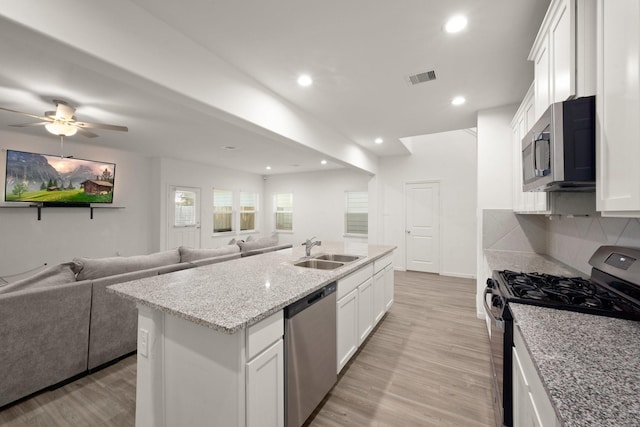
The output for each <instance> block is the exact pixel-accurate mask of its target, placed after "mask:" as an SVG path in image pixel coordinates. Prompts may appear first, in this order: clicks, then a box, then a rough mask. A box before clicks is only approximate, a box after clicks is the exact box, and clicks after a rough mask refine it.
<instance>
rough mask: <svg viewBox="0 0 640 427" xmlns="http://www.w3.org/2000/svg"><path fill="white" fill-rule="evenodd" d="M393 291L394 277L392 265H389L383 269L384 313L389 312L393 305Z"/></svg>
mask: <svg viewBox="0 0 640 427" xmlns="http://www.w3.org/2000/svg"><path fill="white" fill-rule="evenodd" d="M394 291H395V276H394V274H393V264H389V265H388V266H386V267H385V269H384V300H385V303H384V305H385V307H384V310H385V311H389V309H390V308H391V306H392V305H393V293H394Z"/></svg>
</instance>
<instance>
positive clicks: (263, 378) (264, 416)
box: [246, 340, 284, 427]
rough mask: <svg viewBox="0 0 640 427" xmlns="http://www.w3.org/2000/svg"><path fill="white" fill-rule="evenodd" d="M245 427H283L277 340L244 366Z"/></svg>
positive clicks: (281, 354) (280, 343) (281, 372)
mask: <svg viewBox="0 0 640 427" xmlns="http://www.w3.org/2000/svg"><path fill="white" fill-rule="evenodd" d="M246 374H247V397H246V399H247V406H246V408H247V427H282V426H284V345H283V341H282V340H279V341H278V342H276V343H275V344H273V345H272V346H271V347H269V348H268V349H267V350H265V351H264V352H263V353H262V354H260V355H259V356H257V357H256V358H254V359H253V360H252V361H250V362H249V363H247V368H246Z"/></svg>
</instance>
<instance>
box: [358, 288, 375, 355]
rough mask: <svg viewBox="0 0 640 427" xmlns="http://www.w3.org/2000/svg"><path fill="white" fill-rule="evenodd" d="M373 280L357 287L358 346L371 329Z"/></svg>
mask: <svg viewBox="0 0 640 427" xmlns="http://www.w3.org/2000/svg"><path fill="white" fill-rule="evenodd" d="M373 320H374V319H373V279H369V280H367V281H366V282H364V283H363V284H361V285H360V286H358V345H360V344H362V343H363V342H364V340H365V339H366V338H367V337H368V336H369V334H370V333H371V330H372V329H373Z"/></svg>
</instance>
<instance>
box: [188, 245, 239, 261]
mask: <svg viewBox="0 0 640 427" xmlns="http://www.w3.org/2000/svg"><path fill="white" fill-rule="evenodd" d="M238 252H240V248H239V247H238V245H226V246H222V247H220V248H212V249H194V248H188V247H186V246H180V261H181V262H191V261H196V260H199V259H205V258H214V257H218V256H222V255H230V254H235V253H238Z"/></svg>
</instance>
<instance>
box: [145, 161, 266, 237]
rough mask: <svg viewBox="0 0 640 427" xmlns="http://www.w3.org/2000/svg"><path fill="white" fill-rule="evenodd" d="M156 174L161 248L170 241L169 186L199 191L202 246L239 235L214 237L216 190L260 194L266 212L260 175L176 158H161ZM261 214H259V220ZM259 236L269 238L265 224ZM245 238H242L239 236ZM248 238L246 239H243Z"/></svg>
mask: <svg viewBox="0 0 640 427" xmlns="http://www.w3.org/2000/svg"><path fill="white" fill-rule="evenodd" d="M153 167H154V172H153V173H154V175H155V176H158V177H159V181H157V182H158V185H157V186H156V187H154V188H155V189H156V191H158V192H159V198H158V200H159V213H160V215H159V217H158V218H157V226H158V228H156V230H159V232H160V241H159V243H160V247H159V248H158V249H164V248H165V247H166V239H167V194H168V191H169V186H170V185H175V186H185V187H195V188H199V189H200V194H201V200H200V202H201V203H200V223H201V227H200V232H201V235H200V246H201V247H203V248H215V247H218V246H222V245H226V244H227V242H228V241H229V240H231V239H232V238H234V237H237V236H238V233H235V232H234V233H224V234H217V235H216V236H214V234H213V189H214V188H220V189H223V190H232V191H234V193H236V194H238V193H239V192H240V191H248V192H255V193H258V199H259V200H258V204H259V207H258V209H259V212H262V211H263V210H264V206H265V204H264V193H263V187H264V180H263V178H262V176H261V175H257V174H252V173H247V172H241V171H237V170H233V169H225V168H220V167H216V166H211V165H205V164H202V163H194V162H186V161H182V160H175V159H158V160H157V161H155V162H154V165H153ZM261 217H262V215H261V214H260V213H259V214H258V218H259V219H260V218H261ZM258 228H259V234H260V235H267V234H269V232H270V230H271V229H270V228H267V229H266V230H267V231H265V226H264V224H259V225H258ZM240 238H243V237H240ZM244 238H246V236H245V237H244Z"/></svg>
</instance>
